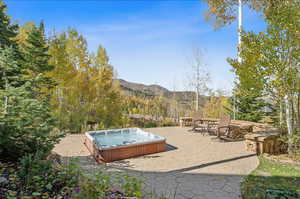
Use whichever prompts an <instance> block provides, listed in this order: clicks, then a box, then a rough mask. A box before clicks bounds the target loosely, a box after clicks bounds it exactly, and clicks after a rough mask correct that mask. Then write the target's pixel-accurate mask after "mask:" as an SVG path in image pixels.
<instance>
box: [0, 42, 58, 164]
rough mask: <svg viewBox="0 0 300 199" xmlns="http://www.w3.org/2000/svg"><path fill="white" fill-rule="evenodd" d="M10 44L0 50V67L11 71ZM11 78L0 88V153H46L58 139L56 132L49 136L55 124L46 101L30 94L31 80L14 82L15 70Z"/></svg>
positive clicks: (8, 155) (4, 155)
mask: <svg viewBox="0 0 300 199" xmlns="http://www.w3.org/2000/svg"><path fill="white" fill-rule="evenodd" d="M14 58H15V57H14V50H13V49H12V47H10V48H5V49H1V50H0V68H1V70H2V71H4V70H5V71H11V70H16V69H17V68H18V64H17V61H16V60H15V59H14ZM14 74H15V76H10V78H13V80H12V81H6V85H5V89H0V99H1V100H0V107H1V112H0V138H1V139H0V156H1V157H2V158H7V159H11V160H17V158H19V157H21V156H23V155H25V154H27V153H36V152H38V151H39V152H41V153H44V154H47V153H48V152H50V151H51V149H52V148H53V147H54V144H56V143H57V141H58V139H59V136H50V132H51V130H52V128H53V125H54V123H53V122H54V120H53V117H52V116H51V114H50V108H49V106H48V104H47V103H45V102H41V101H39V100H38V99H36V98H33V97H32V96H33V94H32V87H33V85H32V81H29V80H26V81H25V82H24V84H22V85H21V86H15V84H14V80H17V79H19V78H22V75H23V74H21V73H14Z"/></svg>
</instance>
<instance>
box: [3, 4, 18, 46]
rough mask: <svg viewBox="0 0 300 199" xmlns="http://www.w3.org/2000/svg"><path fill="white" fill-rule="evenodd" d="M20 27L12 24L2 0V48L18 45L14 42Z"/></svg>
mask: <svg viewBox="0 0 300 199" xmlns="http://www.w3.org/2000/svg"><path fill="white" fill-rule="evenodd" d="M17 30H18V25H16V24H11V22H10V18H9V16H7V15H6V5H5V4H4V2H3V1H2V0H0V47H2V48H3V47H5V46H11V45H16V42H15V41H14V40H12V38H14V37H15V36H16V35H17Z"/></svg>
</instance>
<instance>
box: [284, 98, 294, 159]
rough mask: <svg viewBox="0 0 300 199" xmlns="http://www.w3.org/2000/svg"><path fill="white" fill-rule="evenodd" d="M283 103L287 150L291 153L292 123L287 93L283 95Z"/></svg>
mask: <svg viewBox="0 0 300 199" xmlns="http://www.w3.org/2000/svg"><path fill="white" fill-rule="evenodd" d="M284 103H285V114H286V125H287V130H288V136H289V137H288V152H289V154H291V153H292V150H291V148H292V146H291V137H290V136H291V135H292V134H293V124H292V113H291V103H290V100H289V97H288V95H285V96H284Z"/></svg>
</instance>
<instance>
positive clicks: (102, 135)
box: [87, 128, 164, 149]
mask: <svg viewBox="0 0 300 199" xmlns="http://www.w3.org/2000/svg"><path fill="white" fill-rule="evenodd" d="M87 133H89V135H90V136H92V138H93V139H94V141H95V143H96V144H97V146H98V147H101V148H103V149H105V148H111V147H118V146H124V145H130V144H138V143H145V142H155V141H161V140H164V138H163V137H161V136H158V135H154V134H152V133H149V132H146V131H143V130H141V129H139V128H128V129H115V130H104V131H90V132H87Z"/></svg>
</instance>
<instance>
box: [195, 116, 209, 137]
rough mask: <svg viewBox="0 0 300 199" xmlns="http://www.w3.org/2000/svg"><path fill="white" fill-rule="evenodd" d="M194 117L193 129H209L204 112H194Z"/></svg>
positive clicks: (201, 130)
mask: <svg viewBox="0 0 300 199" xmlns="http://www.w3.org/2000/svg"><path fill="white" fill-rule="evenodd" d="M192 118H193V129H192V131H200V132H202V133H203V132H204V131H207V123H205V122H204V121H203V113H201V112H194V113H193V114H192Z"/></svg>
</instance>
